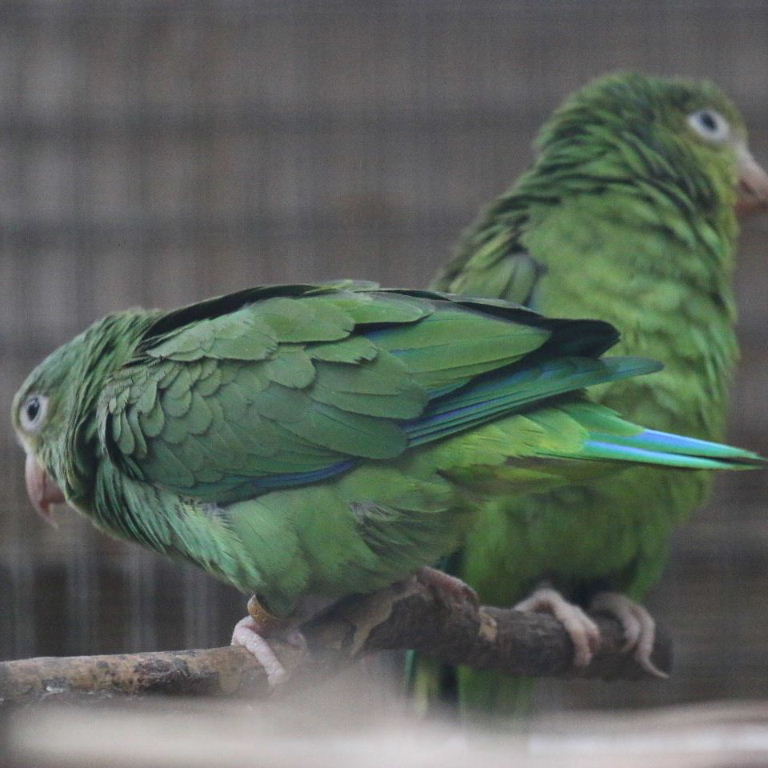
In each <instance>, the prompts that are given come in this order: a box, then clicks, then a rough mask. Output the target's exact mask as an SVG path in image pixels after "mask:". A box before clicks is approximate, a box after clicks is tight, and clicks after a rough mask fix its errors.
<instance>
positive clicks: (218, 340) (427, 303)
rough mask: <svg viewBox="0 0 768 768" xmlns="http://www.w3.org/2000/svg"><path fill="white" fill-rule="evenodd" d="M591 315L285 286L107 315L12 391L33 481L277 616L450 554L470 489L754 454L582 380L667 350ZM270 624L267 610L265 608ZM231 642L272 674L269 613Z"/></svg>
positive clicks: (734, 460) (359, 288)
mask: <svg viewBox="0 0 768 768" xmlns="http://www.w3.org/2000/svg"><path fill="white" fill-rule="evenodd" d="M616 339H617V334H616V332H615V330H614V328H613V327H612V326H611V325H609V324H607V323H603V322H594V321H591V320H564V321H563V320H552V319H547V318H544V317H542V316H540V315H538V314H535V313H533V312H531V311H529V310H526V309H523V308H520V307H517V306H515V305H511V304H508V303H506V302H502V301H493V300H490V301H489V300H473V299H454V298H452V297H450V296H447V295H442V294H438V293H430V292H423V291H421V292H420V291H387V290H380V289H378V288H376V287H375V286H372V285H371V284H354V283H347V284H338V285H327V286H302V285H298V286H274V287H259V288H253V289H250V290H245V291H242V292H239V293H235V294H232V295H229V296H223V297H219V298H215V299H211V300H209V301H204V302H201V303H198V304H193V305H191V306H188V307H185V308H182V309H179V310H176V311H171V312H158V311H139V310H134V311H127V312H121V313H117V314H112V315H109V316H107V317H106V318H104V319H103V320H100V321H98V322H97V323H95V324H94V325H92V326H91V327H90V328H88V329H87V330H86V331H84V332H83V333H82V334H80V335H79V336H77V337H76V338H75V339H74V340H72V341H70V342H69V343H67V344H65V345H64V346H62V347H60V348H59V349H58V350H56V351H55V352H53V353H52V354H51V355H50V356H49V357H48V358H47V359H46V360H44V361H43V362H42V363H41V364H40V365H39V366H38V367H37V368H36V369H35V370H34V371H33V372H32V373H31V374H30V376H29V377H28V379H27V381H26V382H25V383H24V384H23V386H22V387H21V389H20V390H19V392H18V393H17V395H16V398H15V401H14V404H13V423H14V427H15V429H16V431H17V434H18V436H19V438H20V441H21V443H22V445H23V446H24V448H25V450H26V451H27V471H26V476H27V488H28V491H29V495H30V498H31V500H32V501H33V503H34V504H35V506H36V507H37V508H38V510H39V511H41V512H42V513H43V514H45V515H47V514H49V512H50V505H51V504H52V503H54V502H56V501H61V500H66V502H67V503H68V504H70V505H71V506H72V507H74V508H75V509H77V510H79V511H80V512H81V513H83V514H85V515H87V516H88V517H89V518H91V520H92V521H93V522H94V523H95V525H96V526H98V527H99V528H101V529H103V530H104V531H106V532H107V533H110V534H112V535H115V536H119V537H122V538H126V539H130V540H132V541H136V542H138V543H139V544H141V545H143V546H146V547H149V548H151V549H153V550H156V551H158V552H161V553H164V554H167V555H171V556H173V557H177V558H183V559H185V560H189V561H191V562H193V563H195V564H197V565H198V566H200V567H201V568H203V569H205V570H206V571H208V572H209V573H210V574H212V575H213V576H216V577H218V578H220V579H223V580H224V581H226V582H228V583H230V584H232V585H233V586H234V587H237V588H238V589H240V590H243V591H244V592H253V593H255V594H256V595H257V596H258V601H259V603H260V605H261V609H262V610H264V609H266V610H267V611H269V613H270V615H271V616H272V617H278V618H281V619H288V618H289V617H292V616H293V617H296V616H303V615H305V613H304V611H303V605H304V603H305V602H313V603H314V602H316V599H317V598H318V597H319V598H323V599H326V600H333V599H336V598H340V597H342V596H344V595H348V594H350V593H364V592H369V591H372V590H376V589H378V588H380V587H383V586H385V585H388V584H390V583H392V582H394V581H396V580H398V579H402V578H403V577H405V576H408V575H409V574H411V573H413V572H415V571H416V570H417V569H419V568H420V567H421V566H424V565H427V564H429V563H432V562H434V561H435V560H436V559H438V558H439V557H440V556H442V555H445V554H446V553H447V552H450V551H451V550H453V549H454V548H455V547H456V545H457V542H458V541H459V539H460V537H461V535H462V531H463V529H464V528H465V527H466V524H467V521H468V518H469V515H468V513H469V512H471V511H472V510H473V509H474V499H475V498H482V497H483V496H484V495H487V494H488V493H489V492H491V491H493V490H497V489H498V488H500V487H503V488H504V489H505V492H508V491H509V492H511V491H512V490H513V489H517V491H518V492H521V491H531V490H533V489H537V488H549V487H551V486H554V485H559V484H562V483H563V482H570V481H573V479H574V478H580V477H582V476H584V475H586V476H592V475H594V474H595V473H602V472H605V471H608V470H609V469H611V468H613V467H615V466H619V465H620V463H621V462H626V461H629V462H650V463H653V464H661V465H670V466H680V467H692V468H699V467H703V468H706V467H713V468H717V467H730V466H734V465H735V466H739V465H743V463H744V462H746V463H747V464H750V463H751V460H752V459H753V458H754V454H750V453H748V452H745V451H740V450H738V449H735V448H729V447H727V446H722V445H717V444H713V443H706V442H703V441H698V440H690V439H687V438H681V437H677V436H673V435H666V434H662V433H658V432H652V431H648V430H645V429H643V428H641V427H638V426H635V425H633V424H630V423H628V422H626V421H624V420H623V419H621V418H620V417H619V416H618V415H617V414H615V413H614V412H612V411H611V410H609V409H607V408H605V407H603V406H600V405H595V404H593V403H591V402H589V401H588V400H586V398H585V397H584V396H583V394H582V392H581V391H580V390H581V389H582V388H584V387H587V386H591V385H594V384H599V383H601V382H606V381H614V380H617V379H622V378H624V377H626V376H634V375H636V374H641V373H647V372H649V371H652V370H656V369H657V368H658V366H657V364H655V363H653V362H650V361H648V360H643V359H638V358H605V359H601V358H600V355H601V354H602V353H603V352H604V351H605V349H606V348H608V347H610V346H611V345H612V344H613V343H614V342H615V341H616ZM259 617H261V618H259ZM262 619H263V613H260V614H252V616H251V618H246V619H245V620H244V622H245V623H243V622H241V625H242V626H240V625H238V629H236V633H235V641H236V642H239V643H241V644H243V645H246V646H247V647H248V648H249V649H250V650H252V651H253V652H254V653H255V654H256V655H257V656H258V657H259V658H260V659H261V660H262V661H263V662H264V663H265V666H267V668H268V669H271V671H272V673H273V677H275V678H276V677H277V676H278V675H279V673H280V669H279V665H278V666H275V664H277V662H276V660H275V659H274V658H271V657H270V656H269V653H270V651H269V648H268V646H265V645H264V644H263V640H262V638H261V637H260V635H262V634H264V632H265V627H266V620H265V619H264V620H262Z"/></svg>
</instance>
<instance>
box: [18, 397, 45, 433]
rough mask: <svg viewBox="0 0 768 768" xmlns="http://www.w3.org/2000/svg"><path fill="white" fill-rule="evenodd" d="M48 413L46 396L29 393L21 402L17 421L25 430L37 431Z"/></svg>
mask: <svg viewBox="0 0 768 768" xmlns="http://www.w3.org/2000/svg"><path fill="white" fill-rule="evenodd" d="M47 414H48V398H47V397H46V396H45V395H29V396H28V397H27V398H26V399H25V400H24V402H23V403H22V404H21V409H20V410H19V423H20V424H21V426H22V427H23V429H24V430H25V431H26V432H37V431H38V430H39V429H40V428H41V427H42V426H43V424H45V417H46V415H47Z"/></svg>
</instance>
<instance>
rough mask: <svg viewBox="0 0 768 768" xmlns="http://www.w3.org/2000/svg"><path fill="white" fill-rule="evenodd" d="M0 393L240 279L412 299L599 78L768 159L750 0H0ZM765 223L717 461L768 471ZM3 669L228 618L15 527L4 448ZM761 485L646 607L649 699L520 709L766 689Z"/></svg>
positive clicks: (208, 636)
mask: <svg viewBox="0 0 768 768" xmlns="http://www.w3.org/2000/svg"><path fill="white" fill-rule="evenodd" d="M0 16H1V17H2V24H1V25H0V173H1V174H2V182H3V183H2V184H0V233H1V236H2V252H1V254H0V281H1V282H0V285H2V301H0V319H1V322H0V334H2V336H1V339H2V350H1V352H2V361H3V362H2V366H0V398H1V402H2V408H3V410H4V411H5V412H6V413H7V412H8V407H9V405H10V399H11V397H12V394H13V392H14V390H15V388H16V387H17V386H18V384H19V383H20V381H21V380H22V379H23V377H24V375H25V374H26V372H27V371H28V370H29V369H30V368H31V367H32V366H33V365H34V364H36V363H37V362H38V361H39V359H40V358H41V357H42V356H43V355H44V354H46V353H47V352H49V351H50V350H51V349H53V348H54V347H55V346H57V345H58V344H59V343H61V342H63V341H64V340H66V339H68V338H70V337H71V336H73V335H74V334H75V333H76V332H78V331H79V330H81V329H82V328H83V327H84V326H85V325H86V324H88V323H89V322H91V321H92V320H94V319H95V318H97V317H98V316H100V315H102V314H104V313H106V312H108V311H111V310H114V309H118V308H124V307H126V306H130V305H137V304H138V305H145V306H161V307H171V306H175V305H178V304H182V303H187V302H190V301H193V300H196V299H200V298H203V297H206V296H208V295H212V294H215V293H219V292H224V291H228V290H234V289H237V288H241V287H244V286H246V285H250V284H256V283H261V282H276V281H279V282H290V281H311V280H316V279H328V278H333V277H339V276H347V277H358V278H366V279H372V280H378V281H381V282H382V283H385V284H389V285H409V286H419V285H424V284H425V283H426V282H427V280H428V279H429V277H430V275H431V274H432V273H433V272H434V270H435V269H436V268H437V267H438V265H440V264H441V263H442V262H443V261H444V260H445V259H446V257H447V254H448V253H449V252H450V247H451V244H452V243H453V242H454V241H455V239H456V237H457V235H458V233H459V232H460V230H461V228H462V227H463V226H465V225H466V224H467V223H468V222H469V221H470V220H471V219H472V218H473V216H474V215H475V214H476V212H477V211H478V209H479V208H480V206H481V205H482V204H484V203H485V202H487V201H489V200H490V199H491V198H492V197H493V196H494V195H496V194H498V193H499V192H500V191H501V190H502V189H504V188H505V187H506V186H507V185H508V183H509V182H510V181H511V180H512V179H513V178H514V177H515V176H516V175H517V174H518V173H519V172H520V171H521V170H522V169H523V168H524V167H525V166H526V165H527V163H528V162H529V160H530V157H531V153H530V148H529V147H530V142H531V139H532V137H533V134H534V132H535V130H536V128H537V126H538V125H539V124H540V123H541V121H542V120H543V119H544V117H546V115H547V114H548V113H549V112H550V111H551V109H552V108H553V107H554V106H555V105H556V104H557V103H558V102H559V101H560V99H561V98H562V97H563V96H564V95H565V94H566V93H568V92H569V91H570V90H572V89H574V88H576V87H578V86H580V85H581V84H583V83H584V82H585V81H586V80H588V79H589V78H591V77H593V76H595V75H597V74H600V73H603V72H606V71H609V70H614V69H617V68H623V69H639V70H641V71H646V72H652V73H659V74H683V75H689V76H694V77H710V78H712V79H715V80H716V81H717V82H719V83H720V84H721V85H722V86H723V87H724V88H725V89H726V90H727V91H728V92H729V93H730V94H731V95H732V96H733V97H734V98H735V99H736V101H737V102H738V103H739V105H740V106H741V107H742V108H743V110H744V112H745V114H746V117H747V121H748V124H749V125H750V126H751V129H752V146H753V150H754V153H755V155H756V156H757V157H758V159H761V160H762V161H763V163H765V162H768V86H766V83H768V78H767V77H766V75H768V46H766V42H765V41H766V40H768V9H767V8H766V5H765V3H762V2H746V1H744V0H737V1H736V2H731V3H728V4H723V3H719V2H687V1H679V2H658V1H651V2H643V3H634V2H597V1H592V2H583V3H573V2H564V1H563V2H560V1H557V0H553V1H552V2H545V3H542V2H538V1H533V0H530V1H528V2H522V1H521V2H485V1H483V0H479V1H478V2H472V3H460V2H445V1H444V0H420V1H419V2H388V3H381V2H373V1H372V0H357V1H355V2H351V1H350V2H300V1H299V0H282V1H281V2H265V1H264V0H255V1H253V0H251V1H249V2H240V1H237V0H224V1H222V2H189V3H185V4H171V3H166V2H149V1H140V0H136V1H134V2H127V1H126V0H114V1H113V2H111V3H109V4H104V3H98V2H91V1H87V0H57V1H56V2H54V1H53V0H50V1H47V2H43V1H39V2H19V3H15V2H8V1H6V2H4V3H3V4H2V7H0ZM766 234H768V225H766V222H765V221H762V222H760V221H755V222H752V223H750V225H749V226H748V227H747V231H746V232H745V234H744V237H743V246H742V249H741V257H740V263H739V271H738V276H737V279H738V286H739V295H740V304H741V311H742V322H741V337H742V342H743V348H744V364H743V366H742V369H741V372H740V376H739V379H738V382H737V385H736V388H735V394H734V400H735V407H734V411H733V418H732V430H731V435H730V436H731V438H732V439H733V440H735V441H737V442H739V443H742V444H746V445H749V446H751V447H754V448H756V449H758V450H759V449H762V450H763V452H765V451H767V450H768V444H767V443H768V441H767V439H766V435H767V434H768V423H767V421H766V419H767V417H766V409H765V408H764V407H762V406H763V404H764V400H765V392H766V391H767V390H768V364H767V363H768V351H767V350H766V345H765V338H764V335H763V331H764V327H765V317H766V310H767V309H768V307H767V306H766V299H765V296H766V289H767V288H768V276H767V274H766V270H765V268H764V261H765V251H766V245H765V242H766V239H767V238H766ZM1 434H2V438H1V439H2V443H1V444H0V450H2V452H3V465H4V466H5V467H6V471H5V493H4V494H3V496H2V501H0V508H1V512H0V657H2V658H15V657H26V656H33V655H42V654H46V655H47V654H87V653H96V652H100V653H105V652H117V651H135V650H142V649H153V648H172V647H195V646H201V645H212V644H219V643H224V642H226V641H227V635H228V631H229V629H230V627H231V624H232V623H233V622H234V620H235V619H236V618H238V617H239V616H240V615H241V614H242V609H243V598H242V597H241V596H240V595H238V594H236V593H235V592H234V591H233V590H231V589H228V588H226V587H223V586H221V585H218V584H216V583H214V582H213V581H211V580H210V579H209V578H208V577H207V576H205V575H203V574H200V573H198V572H196V571H194V570H192V569H191V568H186V567H181V566H178V565H173V564H168V563H166V562H165V561H163V560H162V559H160V558H158V557H155V556H154V555H152V554H150V553H146V552H144V551H142V550H140V549H139V548H137V547H132V546H127V545H124V544H122V543H119V542H115V541H111V540H109V539H107V538H105V537H104V536H102V535H100V534H98V533H96V532H95V531H93V530H92V529H91V528H90V526H89V525H88V524H87V523H86V522H84V521H82V520H79V519H78V518H77V517H76V516H75V515H74V514H68V515H66V516H65V517H64V518H63V520H62V524H61V526H60V527H59V528H58V529H57V530H53V529H49V528H47V527H44V526H43V524H42V523H40V522H38V521H37V520H36V519H35V518H32V517H30V505H29V503H28V502H27V499H26V494H25V492H24V487H23V481H22V474H23V471H22V456H21V452H20V451H19V450H18V448H17V446H16V445H15V443H14V439H13V436H12V433H11V430H10V427H8V426H6V428H4V429H3V430H2V433H1ZM765 486H766V482H765V474H764V473H753V474H749V475H746V474H738V475H737V476H733V477H727V478H721V480H720V483H719V490H718V492H717V494H716V498H715V500H714V502H712V503H711V504H710V505H709V506H708V508H707V509H706V510H704V511H703V512H702V513H700V514H699V515H698V516H697V517H696V519H695V520H694V521H693V522H692V523H691V524H689V525H688V526H687V527H685V528H684V529H682V530H681V531H680V533H679V534H678V535H677V537H676V539H675V542H674V547H673V552H672V557H671V563H670V567H669V568H668V570H667V573H666V576H665V578H664V580H663V582H662V583H661V585H660V586H659V587H658V589H657V590H656V591H655V593H654V595H653V596H652V597H651V599H650V604H651V607H652V610H653V611H654V612H655V613H656V614H657V615H658V616H659V618H660V619H661V620H662V621H664V622H666V623H667V624H669V625H670V626H671V627H672V628H673V630H674V635H675V638H676V646H677V667H676V673H675V676H674V678H673V679H672V680H671V681H669V682H666V683H664V684H663V685H658V684H654V683H648V684H645V683H643V684H637V683H627V684H612V685H600V684H595V683H591V684H586V683H579V684H576V683H567V684H560V683H549V684H547V685H546V686H543V687H542V693H541V694H540V698H541V704H542V706H545V707H550V708H557V707H559V706H565V705H568V706H612V707H615V706H624V705H635V704H651V703H662V702H663V703H668V702H671V701H684V700H694V699H699V698H714V697H737V696H760V695H763V696H764V695H766V693H767V692H768V650H767V647H768V643H766V637H768V604H766V601H765V600H763V599H762V595H763V593H764V588H765V583H766V580H767V579H768V557H766V553H767V552H768V525H767V524H766V522H765V519H764V517H765V501H764V496H765V490H766V487H765Z"/></svg>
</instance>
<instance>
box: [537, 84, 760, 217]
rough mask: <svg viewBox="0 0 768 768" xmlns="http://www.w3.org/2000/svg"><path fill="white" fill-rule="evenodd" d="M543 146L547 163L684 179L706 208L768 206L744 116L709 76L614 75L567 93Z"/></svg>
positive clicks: (678, 181)
mask: <svg viewBox="0 0 768 768" xmlns="http://www.w3.org/2000/svg"><path fill="white" fill-rule="evenodd" d="M537 144H538V147H539V149H540V150H541V155H542V160H543V162H549V163H561V164H562V163H566V164H569V163H571V164H573V165H576V164H577V163H582V164H583V163H584V162H585V160H586V159H587V158H597V157H601V158H602V160H603V162H604V163H605V160H606V159H608V158H610V159H611V160H612V161H613V163H614V164H615V165H614V167H615V169H616V171H617V173H621V172H622V171H623V172H624V173H627V174H628V175H630V176H633V177H644V178H647V179H652V180H655V181H657V182H659V183H665V182H671V183H673V184H678V185H683V187H684V189H685V191H686V193H687V194H688V195H689V196H690V197H691V198H692V199H693V200H695V202H696V203H697V205H699V206H701V208H702V209H704V210H708V209H709V210H711V209H713V208H716V207H717V206H719V205H722V204H723V203H726V204H727V205H728V206H729V207H730V206H735V208H736V211H737V213H739V214H740V215H744V214H747V213H750V212H752V211H754V210H757V209H760V208H768V175H767V174H766V173H765V171H764V170H763V169H762V168H761V167H760V166H759V165H758V164H757V163H756V162H755V160H754V159H753V158H752V156H751V154H750V152H749V149H748V147H747V133H746V128H745V126H744V121H743V119H742V117H741V115H740V114H739V111H738V110H737V109H736V107H735V106H734V105H733V103H732V102H731V101H730V100H729V99H728V98H727V97H726V96H725V94H723V93H722V91H720V89H719V88H717V87H716V86H715V85H713V84H712V83H709V82H700V83H697V82H690V81H685V80H675V79H664V78H657V77H648V76H645V75H639V74H634V73H618V74H613V75H609V76H608V77H604V78H601V79H599V80H596V81H594V82H593V83H590V84H589V85H587V86H586V87H584V88H583V89H581V90H580V91H578V92H576V93H575V94H573V95H572V96H571V97H570V98H568V99H567V100H566V102H565V103H564V104H563V105H562V106H561V107H560V108H559V109H558V110H557V111H556V112H555V114H554V115H553V117H552V119H551V120H550V121H549V122H548V123H547V124H546V125H545V126H544V128H543V129H542V131H541V133H540V135H539V138H538V141H537ZM606 165H607V164H606Z"/></svg>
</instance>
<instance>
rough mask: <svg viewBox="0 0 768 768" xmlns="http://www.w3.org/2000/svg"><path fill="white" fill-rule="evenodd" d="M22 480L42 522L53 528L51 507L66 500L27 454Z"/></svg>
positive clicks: (35, 460) (29, 454) (33, 458)
mask: <svg viewBox="0 0 768 768" xmlns="http://www.w3.org/2000/svg"><path fill="white" fill-rule="evenodd" d="M24 479H25V480H26V481H27V495H28V496H29V500H30V501H31V502H32V504H33V506H34V508H35V509H36V510H37V511H38V513H39V514H40V516H41V517H42V518H43V520H45V521H46V522H47V523H50V524H51V525H53V526H54V527H55V526H56V521H55V520H54V517H53V510H51V506H52V505H54V504H61V503H62V502H64V501H66V499H65V498H64V494H63V493H62V492H61V489H60V488H59V486H58V485H56V483H54V482H53V480H51V478H50V477H49V476H48V473H47V472H46V471H45V470H44V469H43V468H42V467H41V466H40V465H39V464H38V463H37V459H35V457H34V456H33V455H32V454H31V453H28V454H27V463H26V465H25V467H24Z"/></svg>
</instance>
